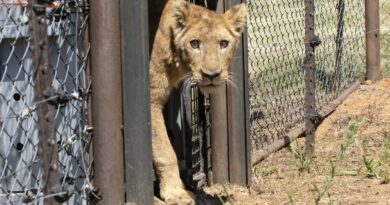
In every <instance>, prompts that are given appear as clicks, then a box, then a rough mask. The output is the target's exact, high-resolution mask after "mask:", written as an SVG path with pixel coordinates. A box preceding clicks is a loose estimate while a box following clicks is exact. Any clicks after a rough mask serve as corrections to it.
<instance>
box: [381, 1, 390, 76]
mask: <svg viewBox="0 0 390 205" xmlns="http://www.w3.org/2000/svg"><path fill="white" fill-rule="evenodd" d="M379 7H380V28H381V67H382V71H383V76H384V77H386V76H390V1H388V0H381V1H380V6H379Z"/></svg>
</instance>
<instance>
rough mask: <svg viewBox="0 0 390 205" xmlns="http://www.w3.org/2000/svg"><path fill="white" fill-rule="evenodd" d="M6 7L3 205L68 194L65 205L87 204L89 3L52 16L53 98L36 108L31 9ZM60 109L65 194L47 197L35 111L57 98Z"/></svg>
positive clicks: (0, 15)
mask: <svg viewBox="0 0 390 205" xmlns="http://www.w3.org/2000/svg"><path fill="white" fill-rule="evenodd" d="M10 2H15V1H14V0H0V65H1V67H0V141H1V142H0V204H11V205H14V204H27V203H28V204H43V198H46V197H55V196H59V195H63V194H64V191H65V193H67V194H68V195H69V196H70V198H69V199H67V200H65V202H64V203H63V204H72V205H73V204H87V203H88V201H89V199H90V197H89V195H88V194H89V192H90V190H91V182H90V181H91V178H92V172H91V171H92V169H91V166H92V156H91V155H90V145H91V136H90V131H91V129H90V127H89V120H88V111H89V110H88V100H89V99H88V94H89V85H90V79H89V72H88V70H87V64H88V57H89V42H88V40H87V39H86V36H85V32H86V29H87V25H88V2H87V1H86V0H61V1H57V3H58V6H57V7H55V8H49V9H47V24H48V28H47V32H48V35H49V62H50V68H51V70H52V76H53V80H52V82H51V86H52V87H51V89H52V90H54V91H55V93H54V95H52V97H49V98H47V99H40V100H38V101H35V102H34V86H35V82H33V77H32V72H33V68H32V55H31V45H30V35H29V27H28V20H29V9H28V7H24V6H23V5H18V6H15V5H4V4H5V3H10ZM60 98H61V99H67V100H65V101H64V102H62V103H59V104H58V103H57V104H56V105H53V106H55V108H56V109H54V111H53V112H54V113H53V116H54V118H55V119H54V124H55V135H56V140H57V146H58V148H59V151H58V158H59V160H58V164H59V174H60V177H61V182H59V184H60V188H61V190H63V192H60V193H54V194H50V195H47V196H44V195H43V194H42V191H41V189H42V179H41V175H40V174H41V173H40V165H39V164H40V160H39V156H38V143H39V140H38V136H37V133H38V131H37V129H38V127H37V116H36V105H37V104H40V103H48V102H49V101H56V100H59V99H60Z"/></svg>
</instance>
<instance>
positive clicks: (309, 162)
mask: <svg viewBox="0 0 390 205" xmlns="http://www.w3.org/2000/svg"><path fill="white" fill-rule="evenodd" d="M291 151H292V153H293V156H294V158H295V159H297V160H298V162H299V165H300V167H299V170H300V171H302V170H303V171H306V172H308V173H310V172H311V169H312V166H313V164H314V160H313V159H312V158H308V157H306V156H305V152H304V150H303V148H301V147H298V145H297V144H296V142H294V143H291Z"/></svg>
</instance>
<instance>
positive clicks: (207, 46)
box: [172, 0, 247, 89]
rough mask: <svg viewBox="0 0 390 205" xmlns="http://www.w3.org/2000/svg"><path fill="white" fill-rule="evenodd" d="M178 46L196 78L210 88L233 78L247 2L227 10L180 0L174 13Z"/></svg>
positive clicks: (176, 43) (180, 57)
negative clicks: (231, 68) (232, 65)
mask: <svg viewBox="0 0 390 205" xmlns="http://www.w3.org/2000/svg"><path fill="white" fill-rule="evenodd" d="M172 15H173V16H174V19H175V21H176V23H175V26H174V27H173V35H174V49H175V51H176V54H177V56H178V58H179V59H178V60H179V61H180V63H181V64H184V65H183V66H185V67H186V68H188V69H190V72H189V74H190V75H191V77H192V80H193V81H194V82H195V83H197V84H198V85H199V86H200V88H201V89H202V88H203V89H207V88H212V87H215V86H218V85H221V84H223V83H224V82H226V81H227V80H228V79H229V70H228V68H229V64H230V61H231V59H232V57H233V54H234V51H235V49H236V47H237V44H238V43H239V39H240V36H241V33H242V31H243V30H244V26H245V24H246V15H247V9H246V6H245V4H240V5H236V6H234V7H233V8H231V9H230V10H228V11H227V12H225V13H224V14H217V13H215V12H213V11H210V10H208V9H206V8H203V7H200V6H196V5H194V4H190V3H187V2H185V1H181V0H177V1H175V3H174V12H173V14H172Z"/></svg>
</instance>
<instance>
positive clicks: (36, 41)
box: [29, 0, 59, 204]
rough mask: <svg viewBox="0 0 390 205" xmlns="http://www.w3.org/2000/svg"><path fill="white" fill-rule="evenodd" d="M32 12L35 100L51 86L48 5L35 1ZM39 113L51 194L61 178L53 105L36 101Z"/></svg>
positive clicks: (47, 188) (43, 163) (42, 158)
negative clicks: (59, 174) (47, 20)
mask: <svg viewBox="0 0 390 205" xmlns="http://www.w3.org/2000/svg"><path fill="white" fill-rule="evenodd" d="M31 8H32V12H30V20H29V22H30V32H31V41H30V42H31V51H32V64H33V68H34V75H33V80H34V83H35V87H34V89H35V90H34V92H35V100H34V101H35V102H39V101H42V100H44V98H45V97H44V95H45V92H47V91H48V90H49V89H50V86H51V83H52V75H51V72H52V71H51V70H50V66H49V53H48V47H49V45H48V36H47V24H46V7H45V6H44V5H42V4H38V0H33V1H32V7H31ZM36 110H37V116H38V136H39V157H40V162H41V175H42V182H43V195H44V196H47V195H49V194H51V193H52V192H53V191H54V190H53V189H54V188H55V186H56V184H57V183H58V182H59V176H58V165H57V162H58V161H57V144H56V139H55V132H54V116H53V108H52V107H50V105H49V104H48V103H46V102H43V103H39V104H37V105H36ZM44 203H45V204H58V203H57V202H56V201H55V200H54V198H53V197H47V198H45V199H44Z"/></svg>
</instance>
